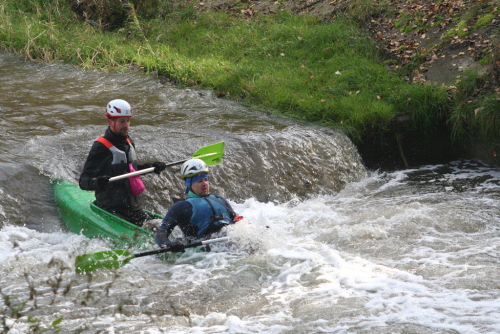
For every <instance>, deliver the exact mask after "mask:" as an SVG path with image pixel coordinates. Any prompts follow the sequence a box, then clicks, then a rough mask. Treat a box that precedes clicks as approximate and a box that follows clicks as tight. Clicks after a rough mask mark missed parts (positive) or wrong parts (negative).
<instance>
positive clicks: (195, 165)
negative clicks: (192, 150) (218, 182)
mask: <svg viewBox="0 0 500 334" xmlns="http://www.w3.org/2000/svg"><path fill="white" fill-rule="evenodd" d="M201 173H206V174H208V173H209V172H208V166H207V164H206V163H205V161H203V160H201V159H191V160H188V161H186V162H185V163H184V164H183V165H182V167H181V178H182V179H183V180H184V179H185V178H187V177H191V176H194V175H197V174H201Z"/></svg>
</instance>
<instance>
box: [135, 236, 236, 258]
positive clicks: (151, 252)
mask: <svg viewBox="0 0 500 334" xmlns="http://www.w3.org/2000/svg"><path fill="white" fill-rule="evenodd" d="M228 240H229V237H223V238H217V239H210V240H204V241H198V242H194V243H192V244H188V245H186V248H192V247H198V246H202V245H208V244H213V243H215V242H221V241H228ZM166 252H171V250H170V249H169V248H168V247H167V248H162V249H155V250H152V251H148V252H144V253H139V254H133V255H134V258H136V257H142V256H148V255H155V254H160V253H166Z"/></svg>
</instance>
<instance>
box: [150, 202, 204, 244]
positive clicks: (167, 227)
mask: <svg viewBox="0 0 500 334" xmlns="http://www.w3.org/2000/svg"><path fill="white" fill-rule="evenodd" d="M192 215H193V207H192V206H191V204H189V203H188V202H186V201H178V202H176V203H175V204H174V205H172V207H171V208H170V210H168V212H167V214H166V215H165V218H163V221H162V224H161V226H160V228H159V229H158V232H157V233H156V243H157V244H158V245H159V246H160V247H161V246H162V245H168V244H169V243H170V241H169V240H168V237H169V236H170V233H172V231H173V229H174V228H175V227H176V226H179V227H180V229H181V230H182V233H183V234H184V235H185V236H196V232H197V231H196V230H195V228H194V226H193V225H192V224H191V216H192Z"/></svg>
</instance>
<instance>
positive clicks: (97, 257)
mask: <svg viewBox="0 0 500 334" xmlns="http://www.w3.org/2000/svg"><path fill="white" fill-rule="evenodd" d="M228 240H229V237H223V238H217V239H210V240H204V241H196V242H191V243H189V244H187V245H186V246H185V248H192V247H198V246H202V245H208V244H212V243H215V242H221V241H228ZM166 252H171V250H170V249H169V248H168V247H167V248H162V249H155V250H152V251H148V252H144V253H138V254H132V253H129V252H127V251H126V250H123V249H112V250H107V251H102V252H97V253H91V254H83V255H78V256H77V257H76V259H75V271H76V272H77V273H79V274H81V273H85V272H89V271H92V270H94V269H99V268H108V269H117V268H120V267H122V266H124V265H126V264H127V263H129V262H130V260H132V259H134V258H137V257H142V256H148V255H155V254H160V253H166Z"/></svg>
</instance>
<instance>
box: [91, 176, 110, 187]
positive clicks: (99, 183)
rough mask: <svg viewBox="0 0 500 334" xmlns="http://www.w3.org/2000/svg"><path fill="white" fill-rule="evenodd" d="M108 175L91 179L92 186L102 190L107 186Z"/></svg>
mask: <svg viewBox="0 0 500 334" xmlns="http://www.w3.org/2000/svg"><path fill="white" fill-rule="evenodd" d="M109 178H110V177H109V176H107V175H101V176H98V177H96V178H94V179H93V182H94V187H95V188H96V189H98V190H104V189H106V187H107V186H108V183H109Z"/></svg>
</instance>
